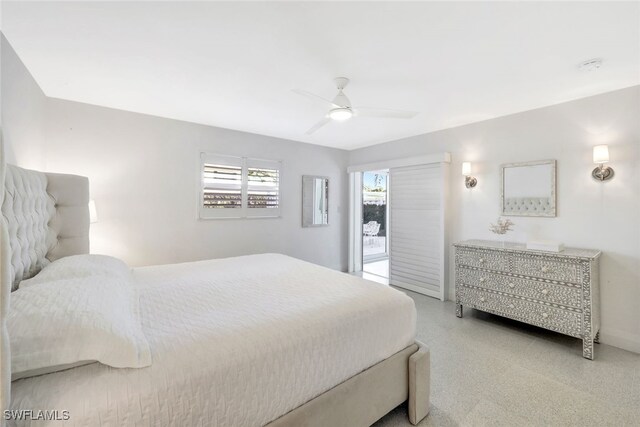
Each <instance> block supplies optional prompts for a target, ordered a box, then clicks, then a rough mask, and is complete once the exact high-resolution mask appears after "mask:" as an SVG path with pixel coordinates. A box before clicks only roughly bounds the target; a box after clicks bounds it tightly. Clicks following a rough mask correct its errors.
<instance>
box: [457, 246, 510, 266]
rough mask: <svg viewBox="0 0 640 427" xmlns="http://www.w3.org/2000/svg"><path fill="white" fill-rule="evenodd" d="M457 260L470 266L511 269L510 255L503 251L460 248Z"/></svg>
mask: <svg viewBox="0 0 640 427" xmlns="http://www.w3.org/2000/svg"><path fill="white" fill-rule="evenodd" d="M456 262H457V263H458V264H459V265H466V266H468V267H477V268H486V269H490V270H496V271H509V255H508V254H503V253H501V252H497V251H496V252H486V251H476V250H474V249H468V248H464V249H458V250H457V251H456Z"/></svg>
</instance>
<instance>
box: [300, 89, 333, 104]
mask: <svg viewBox="0 0 640 427" xmlns="http://www.w3.org/2000/svg"><path fill="white" fill-rule="evenodd" d="M292 91H293V92H294V93H297V94H298V95H302V96H306V97H307V98H311V99H315V100H320V101H323V102H326V103H327V104H330V105H334V104H333V101H331V100H330V99H327V98H323V97H322V96H320V95H316V94H315V93H311V92H307V91H306V90H302V89H292Z"/></svg>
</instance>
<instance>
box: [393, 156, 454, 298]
mask: <svg viewBox="0 0 640 427" xmlns="http://www.w3.org/2000/svg"><path fill="white" fill-rule="evenodd" d="M443 192H444V177H443V166H442V165H441V164H439V163H438V164H429V165H418V166H406V167H399V168H392V169H390V170H389V198H390V204H389V206H390V214H389V222H390V230H389V247H390V248H389V275H390V277H389V281H390V283H391V284H392V285H395V286H399V287H402V288H406V289H409V290H412V291H415V292H420V293H422V294H425V295H429V296H433V297H436V298H439V299H441V300H443V299H444V249H445V248H444V207H445V203H444V194H443Z"/></svg>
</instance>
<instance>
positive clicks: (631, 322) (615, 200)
mask: <svg viewBox="0 0 640 427" xmlns="http://www.w3.org/2000/svg"><path fill="white" fill-rule="evenodd" d="M597 144H609V150H610V156H611V163H610V165H611V166H612V167H613V168H614V169H615V173H616V176H615V178H614V179H613V180H611V181H608V182H605V183H600V182H596V181H595V180H593V179H592V178H591V176H590V174H591V170H592V169H593V167H594V165H593V164H592V158H591V153H592V152H591V148H592V146H594V145H597ZM443 151H449V152H451V154H452V164H451V173H450V179H451V181H450V191H451V194H450V209H449V212H450V216H449V238H450V240H451V241H452V242H455V241H459V240H465V239H472V238H482V239H493V238H495V237H494V236H493V235H492V234H491V233H490V232H489V231H488V226H489V223H490V222H494V221H495V220H496V218H497V217H498V216H499V215H500V203H499V191H500V185H499V165H500V164H502V163H510V162H520V161H530V160H542V159H556V160H557V161H558V164H557V167H558V170H557V172H558V175H557V178H558V186H557V189H558V193H557V196H558V205H557V207H558V216H557V217H556V218H522V217H513V218H512V220H513V221H514V222H515V224H516V227H515V232H514V233H513V235H512V236H511V238H512V239H514V240H520V241H525V240H526V239H527V237H528V238H530V239H548V240H559V241H561V242H564V243H565V244H566V245H567V246H575V247H584V248H595V249H600V250H602V251H603V256H602V259H601V293H602V296H601V298H602V300H601V301H602V334H601V335H602V340H603V341H604V342H607V343H610V344H613V345H618V346H621V347H623V348H627V349H632V350H634V351H638V352H640V308H639V306H638V304H639V302H640V185H638V183H639V182H640V86H636V87H632V88H628V89H623V90H619V91H615V92H610V93H607V94H603V95H598V96H594V97H590V98H585V99H581V100H577V101H572V102H568V103H565V104H560V105H555V106H551V107H546V108H541V109H538V110H532V111H528V112H524V113H520V114H514V115H511V116H506V117H501V118H497V119H493V120H488V121H484V122H479V123H474V124H471V125H467V126H461V127H457V128H453V129H447V130H444V131H439V132H433V133H429V134H425V135H420V136H416V137H412V138H407V139H402V140H398V141H393V142H389V143H385V144H380V145H376V146H372V147H366V148H362V149H359V150H355V151H352V152H351V154H350V164H351V165H356V164H363V163H369V162H374V161H379V160H382V159H395V158H403V157H410V156H415V155H420V154H429V153H438V152H443ZM463 161H472V162H473V175H474V176H476V177H477V178H478V185H477V187H476V188H474V189H471V190H469V189H467V188H465V186H464V178H463V177H462V175H461V163H462V162H463ZM449 284H450V286H449V298H451V299H452V298H453V297H454V292H453V266H452V265H451V266H450V269H449Z"/></svg>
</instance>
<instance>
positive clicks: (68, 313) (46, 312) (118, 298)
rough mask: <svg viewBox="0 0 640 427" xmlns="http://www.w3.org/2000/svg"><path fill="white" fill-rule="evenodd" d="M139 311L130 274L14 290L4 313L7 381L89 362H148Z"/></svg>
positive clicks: (138, 365)
mask: <svg viewBox="0 0 640 427" xmlns="http://www.w3.org/2000/svg"><path fill="white" fill-rule="evenodd" d="M52 265H53V264H52ZM139 311H140V310H139V297H138V294H137V291H136V289H135V287H134V286H133V284H132V283H131V277H129V278H128V279H127V280H125V279H122V278H120V277H110V276H101V275H93V276H88V277H78V278H71V279H66V280H55V281H51V282H43V283H36V284H31V285H29V286H27V287H22V288H20V289H18V290H17V291H15V292H13V293H12V294H11V300H10V309H9V313H8V318H7V327H8V332H9V339H10V343H11V371H12V380H16V379H19V378H26V377H29V376H34V375H41V374H45V373H50V372H55V371H59V370H63V369H68V368H70V367H74V366H79V365H82V364H86V363H91V362H95V361H97V362H100V363H103V364H105V365H109V366H112V367H115V368H141V367H145V366H149V365H150V364H151V352H150V349H149V344H148V342H147V339H146V338H145V336H144V333H143V331H142V325H141V318H140V312H139Z"/></svg>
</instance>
